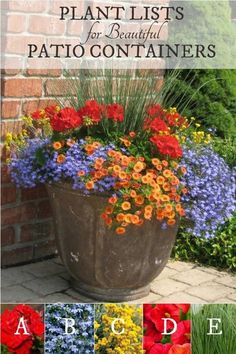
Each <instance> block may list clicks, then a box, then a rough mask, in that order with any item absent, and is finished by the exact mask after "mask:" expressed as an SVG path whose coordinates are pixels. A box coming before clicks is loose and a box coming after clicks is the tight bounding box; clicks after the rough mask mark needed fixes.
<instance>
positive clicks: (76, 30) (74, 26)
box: [67, 21, 101, 36]
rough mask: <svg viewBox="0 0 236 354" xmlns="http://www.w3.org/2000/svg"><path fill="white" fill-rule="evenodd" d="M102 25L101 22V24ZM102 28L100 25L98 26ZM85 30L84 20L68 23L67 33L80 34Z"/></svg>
mask: <svg viewBox="0 0 236 354" xmlns="http://www.w3.org/2000/svg"><path fill="white" fill-rule="evenodd" d="M100 26H101V24H100ZM98 28H99V30H100V27H98ZM82 31H83V22H82V21H70V22H69V23H68V28H67V33H68V34H69V35H71V36H80V35H81V34H82Z"/></svg>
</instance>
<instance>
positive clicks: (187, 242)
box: [172, 215, 236, 271]
mask: <svg viewBox="0 0 236 354" xmlns="http://www.w3.org/2000/svg"><path fill="white" fill-rule="evenodd" d="M172 257H173V258H175V259H176V260H181V261H188V262H198V263H201V264H205V265H207V266H213V267H219V268H221V269H223V268H224V269H227V270H232V271H235V269H236V215H235V216H234V217H232V218H231V219H230V220H228V221H227V223H226V224H225V225H224V226H223V227H221V228H220V229H219V230H218V232H217V235H216V236H215V237H214V238H212V239H205V238H200V237H195V236H192V235H191V234H189V233H186V232H185V231H184V228H183V227H181V228H180V231H179V233H178V236H177V240H176V244H175V247H174V249H173V252H172Z"/></svg>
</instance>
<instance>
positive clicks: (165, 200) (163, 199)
mask: <svg viewBox="0 0 236 354" xmlns="http://www.w3.org/2000/svg"><path fill="white" fill-rule="evenodd" d="M161 200H162V202H169V201H170V197H169V196H168V195H162V196H161Z"/></svg>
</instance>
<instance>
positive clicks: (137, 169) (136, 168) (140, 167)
mask: <svg viewBox="0 0 236 354" xmlns="http://www.w3.org/2000/svg"><path fill="white" fill-rule="evenodd" d="M144 168H145V164H144V163H143V162H141V161H138V162H137V163H136V164H135V165H134V171H135V172H141V171H142V170H143V169H144Z"/></svg>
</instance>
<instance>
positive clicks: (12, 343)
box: [1, 305, 44, 354]
mask: <svg viewBox="0 0 236 354" xmlns="http://www.w3.org/2000/svg"><path fill="white" fill-rule="evenodd" d="M22 319H23V320H22ZM22 322H23V324H22ZM17 333H19V334H17ZM43 338H44V323H43V313H42V312H41V311H40V312H39V311H37V310H35V309H33V308H32V307H31V306H28V305H16V306H15V307H14V308H13V309H8V308H6V309H5V310H4V311H3V313H2V314H1V345H3V346H4V349H5V352H6V350H7V351H8V352H9V353H16V354H27V353H31V352H32V351H31V350H32V348H33V347H34V349H39V348H37V347H36V343H37V345H38V346H39V347H42V346H43Z"/></svg>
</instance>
